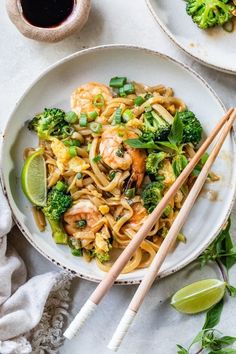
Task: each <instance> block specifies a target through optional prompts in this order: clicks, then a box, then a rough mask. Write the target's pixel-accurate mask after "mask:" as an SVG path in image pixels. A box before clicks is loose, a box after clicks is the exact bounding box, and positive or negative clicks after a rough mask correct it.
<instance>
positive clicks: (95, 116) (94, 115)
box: [88, 111, 98, 120]
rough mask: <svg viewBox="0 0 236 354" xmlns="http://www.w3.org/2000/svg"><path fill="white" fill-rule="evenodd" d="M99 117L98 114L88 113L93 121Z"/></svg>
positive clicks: (94, 112)
mask: <svg viewBox="0 0 236 354" xmlns="http://www.w3.org/2000/svg"><path fill="white" fill-rule="evenodd" d="M97 116H98V112H96V111H93V112H88V117H89V118H90V119H92V120H94V119H96V118H97Z"/></svg>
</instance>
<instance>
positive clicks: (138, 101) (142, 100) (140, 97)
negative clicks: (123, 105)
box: [134, 96, 145, 106]
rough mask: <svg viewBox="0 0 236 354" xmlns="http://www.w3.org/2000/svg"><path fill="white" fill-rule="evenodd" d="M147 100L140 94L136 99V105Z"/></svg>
mask: <svg viewBox="0 0 236 354" xmlns="http://www.w3.org/2000/svg"><path fill="white" fill-rule="evenodd" d="M144 102H145V99H144V98H143V97H142V96H138V97H136V98H135V100H134V104H135V106H141V105H142V104H143V103H144Z"/></svg>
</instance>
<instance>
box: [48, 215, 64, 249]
mask: <svg viewBox="0 0 236 354" xmlns="http://www.w3.org/2000/svg"><path fill="white" fill-rule="evenodd" d="M47 221H48V222H49V224H50V226H51V229H52V237H53V239H54V241H55V242H56V243H58V244H64V245H66V244H67V240H68V235H67V233H66V232H65V230H64V228H63V225H62V223H61V221H60V220H54V219H52V218H51V217H50V216H47Z"/></svg>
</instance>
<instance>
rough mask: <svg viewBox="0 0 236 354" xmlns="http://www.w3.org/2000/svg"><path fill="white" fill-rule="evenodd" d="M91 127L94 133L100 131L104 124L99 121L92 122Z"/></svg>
mask: <svg viewBox="0 0 236 354" xmlns="http://www.w3.org/2000/svg"><path fill="white" fill-rule="evenodd" d="M89 127H90V129H91V130H92V132H93V133H100V131H101V130H102V124H101V123H98V122H92V123H90V125H89Z"/></svg>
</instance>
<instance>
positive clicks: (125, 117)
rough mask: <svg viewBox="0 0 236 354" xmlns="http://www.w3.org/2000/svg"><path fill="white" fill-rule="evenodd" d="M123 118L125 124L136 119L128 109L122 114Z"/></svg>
mask: <svg viewBox="0 0 236 354" xmlns="http://www.w3.org/2000/svg"><path fill="white" fill-rule="evenodd" d="M122 118H123V120H124V122H126V123H127V122H128V121H129V120H130V119H132V118H134V114H133V112H132V111H131V110H130V109H126V110H125V111H124V113H123V114H122Z"/></svg>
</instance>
